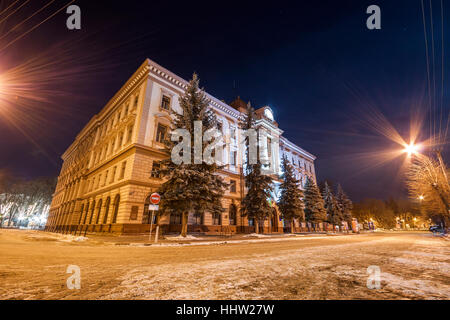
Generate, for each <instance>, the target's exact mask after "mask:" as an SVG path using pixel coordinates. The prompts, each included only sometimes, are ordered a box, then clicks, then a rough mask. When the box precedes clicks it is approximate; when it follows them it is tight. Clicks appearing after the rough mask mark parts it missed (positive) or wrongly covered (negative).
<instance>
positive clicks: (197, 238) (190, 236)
mask: <svg viewBox="0 0 450 320" xmlns="http://www.w3.org/2000/svg"><path fill="white" fill-rule="evenodd" d="M164 238H165V239H166V240H170V241H180V240H205V238H200V237H196V236H193V235H190V234H188V235H186V236H185V237H183V236H182V235H178V236H165V237H164Z"/></svg>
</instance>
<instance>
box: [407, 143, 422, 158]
mask: <svg viewBox="0 0 450 320" xmlns="http://www.w3.org/2000/svg"><path fill="white" fill-rule="evenodd" d="M404 147H405V149H403V152H405V153H407V154H408V156H411V155H413V154H418V153H419V146H418V145H416V144H414V143H412V142H411V143H410V144H405V145H404Z"/></svg>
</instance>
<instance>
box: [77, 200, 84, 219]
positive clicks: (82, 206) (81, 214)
mask: <svg viewBox="0 0 450 320" xmlns="http://www.w3.org/2000/svg"><path fill="white" fill-rule="evenodd" d="M83 210H84V203H83V204H82V205H81V210H80V218H79V219H78V224H80V223H81V218H82V217H83Z"/></svg>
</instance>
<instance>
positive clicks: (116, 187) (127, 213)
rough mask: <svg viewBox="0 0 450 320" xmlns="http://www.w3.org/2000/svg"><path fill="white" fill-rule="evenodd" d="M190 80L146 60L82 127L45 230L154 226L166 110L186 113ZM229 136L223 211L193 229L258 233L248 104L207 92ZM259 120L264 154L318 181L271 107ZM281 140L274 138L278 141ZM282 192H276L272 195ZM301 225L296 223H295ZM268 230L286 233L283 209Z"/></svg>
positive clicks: (176, 217)
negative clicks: (245, 169) (246, 171)
mask: <svg viewBox="0 0 450 320" xmlns="http://www.w3.org/2000/svg"><path fill="white" fill-rule="evenodd" d="M186 86H187V81H185V80H184V79H182V78H180V77H178V76H177V75H175V74H173V73H172V72H170V71H168V70H166V69H164V68H163V67H161V66H159V65H158V64H156V63H155V62H153V61H151V60H148V59H147V60H146V61H145V62H144V63H143V64H142V65H141V66H140V67H139V69H138V70H137V71H136V72H135V73H134V74H133V75H132V76H131V78H130V79H129V80H128V81H127V82H126V83H125V85H124V86H123V87H122V88H121V89H120V90H119V91H118V92H117V93H116V94H115V95H114V97H113V98H112V99H111V100H110V101H109V102H108V103H107V104H106V106H105V107H104V108H103V109H102V110H101V111H100V112H99V113H98V114H97V115H95V116H94V117H93V118H92V119H91V120H90V121H89V123H88V124H87V125H86V126H85V127H84V128H83V129H82V130H81V132H80V133H79V134H78V136H77V137H76V139H75V141H74V142H73V143H72V145H71V146H70V147H69V148H68V149H67V150H66V151H65V152H64V154H63V155H62V159H63V165H62V168H61V172H60V175H59V177H58V183H57V187H56V190H55V193H54V197H53V201H52V204H51V208H50V213H49V217H48V221H47V225H46V229H47V230H50V231H62V232H75V231H80V232H81V231H83V232H84V231H87V232H115V233H143V232H148V231H149V229H150V219H151V218H150V217H151V216H150V213H149V204H150V197H149V196H150V194H151V193H153V192H155V191H157V189H158V187H159V186H160V185H161V183H162V179H161V177H160V176H158V168H159V166H160V161H161V160H162V159H164V157H165V153H164V152H162V148H163V141H164V139H166V137H167V136H168V134H169V125H170V123H171V116H170V113H169V110H171V109H172V110H174V111H178V112H181V109H180V106H179V104H178V97H179V96H180V95H182V94H183V92H184V90H185V88H186ZM206 96H207V98H208V99H209V103H210V107H211V108H212V109H213V110H214V111H215V113H216V115H217V118H218V120H219V125H218V129H219V130H221V131H222V132H223V134H224V137H225V142H226V145H225V146H224V152H223V154H224V156H225V158H226V159H225V161H224V162H226V163H227V165H226V166H225V167H224V168H223V169H222V170H221V171H220V173H219V174H221V175H223V176H224V178H225V180H226V181H227V182H228V183H229V184H230V186H229V190H227V191H226V193H225V194H224V197H223V207H224V208H225V209H226V211H225V212H224V213H222V214H221V215H212V214H208V213H205V214H204V215H201V216H200V215H196V214H194V213H192V214H191V215H190V216H189V222H188V223H189V231H194V232H205V233H221V232H225V231H224V230H226V232H230V233H236V232H253V230H254V227H253V225H254V222H253V221H252V220H251V219H250V220H249V219H247V218H246V217H241V215H240V214H239V206H240V202H241V200H242V198H243V196H244V192H245V187H244V179H243V175H242V159H241V157H240V156H239V155H240V154H241V153H240V150H239V148H240V146H241V144H240V141H238V140H239V139H240V135H239V134H237V132H238V126H239V121H240V120H241V119H243V114H244V112H245V107H246V103H245V102H244V101H242V100H241V99H240V98H239V97H238V98H237V99H236V100H235V101H233V102H232V103H230V104H226V103H225V102H223V101H220V100H218V99H216V98H215V97H213V96H211V95H209V94H206ZM256 114H257V118H258V126H259V127H261V128H263V130H266V133H267V145H268V148H267V156H268V157H269V159H270V160H271V161H270V163H271V165H273V166H274V172H275V175H274V179H275V181H274V182H275V184H276V183H277V181H276V179H277V177H276V176H277V174H279V173H280V158H281V156H282V155H283V154H286V155H287V157H288V159H289V161H290V162H291V163H292V164H293V165H294V167H295V168H296V172H297V178H298V179H299V180H300V181H302V184H304V182H305V180H306V177H307V176H311V177H312V178H313V179H315V171H314V160H315V157H314V156H313V155H311V154H310V153H308V152H306V151H305V150H303V149H302V148H300V147H298V146H297V145H295V144H294V143H292V142H290V141H288V140H287V139H286V138H284V137H283V136H282V134H283V131H282V130H281V129H280V128H278V124H277V122H276V121H275V118H274V115H273V110H272V109H271V108H270V107H268V106H265V107H262V108H259V109H257V110H256ZM275 142H276V143H275ZM273 198H275V199H276V198H277V194H276V193H275V194H274V195H273ZM160 223H161V226H162V228H163V230H164V231H165V232H175V231H179V230H180V229H181V215H180V214H173V215H171V216H165V217H162V219H161V221H160ZM297 225H298V224H297ZM264 227H265V229H264V230H265V232H282V231H283V222H282V220H281V219H280V218H279V214H278V213H277V215H275V216H274V217H273V219H272V220H270V221H265V222H264Z"/></svg>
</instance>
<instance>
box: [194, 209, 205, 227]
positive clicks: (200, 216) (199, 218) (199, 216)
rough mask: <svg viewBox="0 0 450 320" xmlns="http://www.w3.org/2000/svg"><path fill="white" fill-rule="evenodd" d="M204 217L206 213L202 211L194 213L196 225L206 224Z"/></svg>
mask: <svg viewBox="0 0 450 320" xmlns="http://www.w3.org/2000/svg"><path fill="white" fill-rule="evenodd" d="M203 217H204V215H203V214H202V213H198V212H196V213H194V219H195V221H194V224H196V225H202V224H204V221H203Z"/></svg>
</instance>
